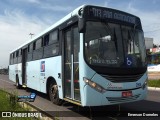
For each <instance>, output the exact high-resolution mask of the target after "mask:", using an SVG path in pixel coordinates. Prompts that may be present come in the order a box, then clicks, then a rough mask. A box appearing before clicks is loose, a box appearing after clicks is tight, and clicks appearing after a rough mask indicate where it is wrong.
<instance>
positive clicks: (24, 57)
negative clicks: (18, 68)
mask: <svg viewBox="0 0 160 120" xmlns="http://www.w3.org/2000/svg"><path fill="white" fill-rule="evenodd" d="M26 61H27V48H25V49H22V86H23V87H26V85H27V78H26Z"/></svg>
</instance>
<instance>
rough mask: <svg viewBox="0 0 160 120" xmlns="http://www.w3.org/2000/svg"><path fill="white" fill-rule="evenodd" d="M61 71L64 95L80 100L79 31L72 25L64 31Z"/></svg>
mask: <svg viewBox="0 0 160 120" xmlns="http://www.w3.org/2000/svg"><path fill="white" fill-rule="evenodd" d="M63 33H64V41H63V43H64V49H63V56H64V57H63V61H64V64H63V67H64V68H63V70H64V71H63V72H64V79H63V80H64V97H65V98H68V99H72V100H77V101H80V88H79V46H80V41H79V32H78V27H77V26H73V27H70V28H68V29H67V30H65V31H64V32H63Z"/></svg>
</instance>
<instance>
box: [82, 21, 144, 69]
mask: <svg viewBox="0 0 160 120" xmlns="http://www.w3.org/2000/svg"><path fill="white" fill-rule="evenodd" d="M84 45H85V55H84V56H85V60H86V61H87V63H89V64H90V65H94V66H107V67H144V66H146V50H145V44H144V37H143V31H142V30H138V29H136V27H132V26H125V25H121V24H114V23H107V22H101V21H98V22H95V21H87V22H86V32H85V44H84Z"/></svg>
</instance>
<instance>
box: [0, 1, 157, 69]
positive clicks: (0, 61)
mask: <svg viewBox="0 0 160 120" xmlns="http://www.w3.org/2000/svg"><path fill="white" fill-rule="evenodd" d="M83 4H91V5H99V6H104V7H109V8H114V9H118V10H121V11H125V12H129V13H131V14H134V15H136V16H138V17H140V19H141V22H142V27H143V31H144V35H145V37H151V38H153V39H154V43H155V44H159V45H160V7H159V6H160V0H0V69H1V68H4V67H8V65H9V52H10V51H12V50H13V49H15V48H17V47H18V46H20V45H21V44H23V43H24V42H25V41H27V40H29V39H30V37H31V36H30V35H29V34H30V33H33V34H35V35H38V34H39V33H40V32H42V31H44V30H45V29H47V28H48V27H49V26H51V25H52V24H54V23H55V22H56V21H58V20H60V19H61V18H63V17H64V16H65V15H67V14H68V13H70V12H71V11H73V10H74V9H75V8H77V7H79V6H81V5H83Z"/></svg>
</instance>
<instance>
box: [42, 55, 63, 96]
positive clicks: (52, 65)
mask: <svg viewBox="0 0 160 120" xmlns="http://www.w3.org/2000/svg"><path fill="white" fill-rule="evenodd" d="M61 58H62V57H61V56H57V57H52V58H47V59H43V60H41V64H42V61H45V72H44V73H45V76H41V92H44V93H46V84H47V78H49V77H53V78H54V79H55V81H56V83H57V85H58V91H59V97H60V98H61V99H62V98H63V91H62V78H61V77H59V75H58V74H59V73H60V75H61V76H62V73H61V72H62V69H61V68H62V65H61ZM41 73H43V72H41Z"/></svg>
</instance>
